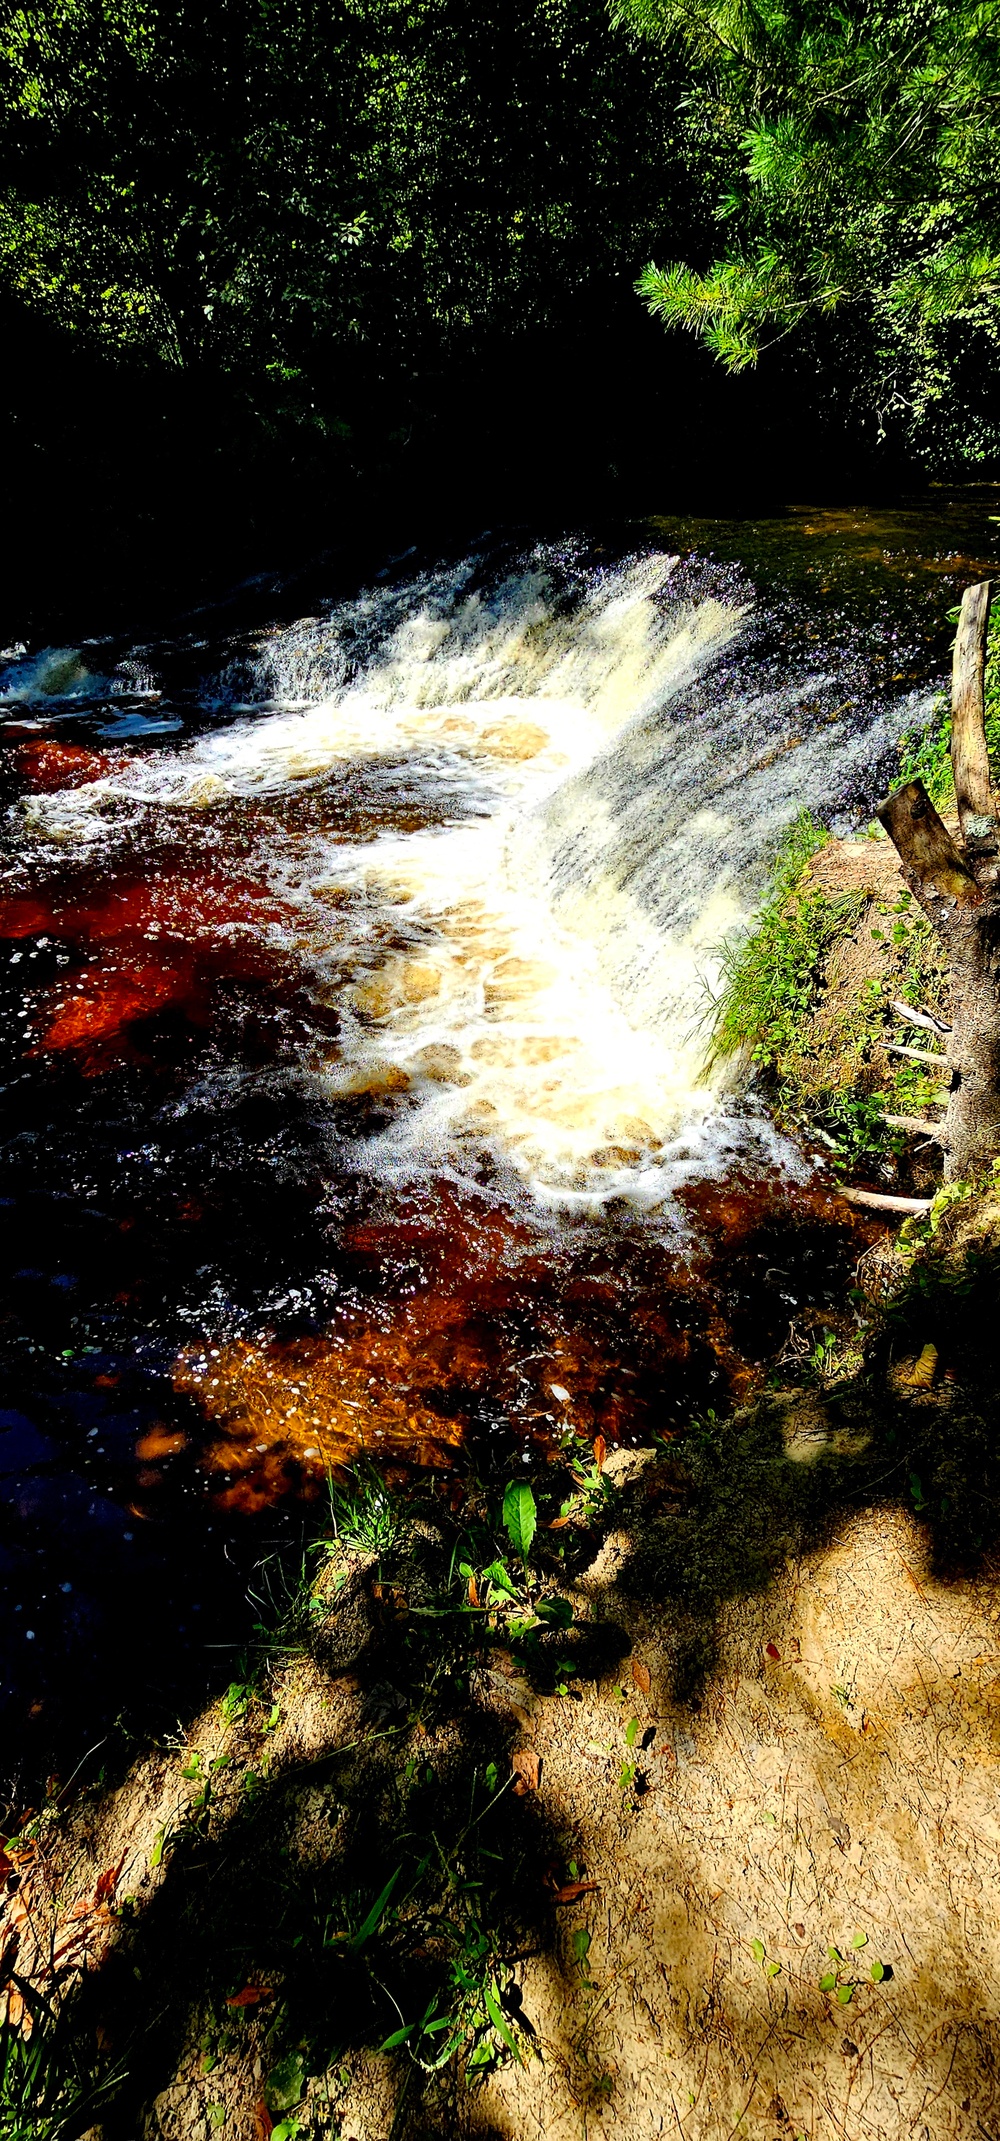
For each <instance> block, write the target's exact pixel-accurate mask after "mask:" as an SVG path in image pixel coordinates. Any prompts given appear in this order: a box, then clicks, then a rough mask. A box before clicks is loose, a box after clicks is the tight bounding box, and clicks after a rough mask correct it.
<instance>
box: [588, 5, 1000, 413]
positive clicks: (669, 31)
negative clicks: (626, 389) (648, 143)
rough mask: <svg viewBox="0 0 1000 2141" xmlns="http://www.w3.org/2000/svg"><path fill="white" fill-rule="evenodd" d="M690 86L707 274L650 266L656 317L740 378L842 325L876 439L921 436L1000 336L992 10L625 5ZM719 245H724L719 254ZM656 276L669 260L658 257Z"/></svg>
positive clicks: (996, 31) (999, 114)
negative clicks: (709, 253)
mask: <svg viewBox="0 0 1000 2141" xmlns="http://www.w3.org/2000/svg"><path fill="white" fill-rule="evenodd" d="M615 12H616V14H617V17H618V20H619V21H620V22H627V23H628V24H630V25H631V26H632V27H633V28H634V29H637V30H639V31H640V32H642V33H643V34H644V35H646V36H648V37H650V38H652V39H653V40H654V41H659V42H660V44H661V45H664V44H665V45H666V46H667V47H668V48H670V49H674V48H676V47H677V46H680V47H682V48H683V50H684V51H685V54H686V58H687V64H688V67H689V70H690V77H689V88H688V93H687V97H686V125H687V129H688V132H689V136H690V140H691V144H692V150H693V153H694V156H695V158H696V160H697V161H698V162H699V163H700V165H701V167H702V168H703V169H704V170H705V171H708V170H709V169H711V170H712V172H713V175H714V179H715V184H716V188H717V208H716V214H717V218H718V221H719V223H720V224H721V226H722V233H723V241H722V247H721V249H720V250H719V252H718V255H717V257H716V258H715V260H714V261H712V262H711V264H709V265H702V266H698V265H694V266H693V265H690V264H688V262H685V261H677V260H675V261H674V262H672V263H671V264H668V265H667V266H665V267H657V266H650V267H647V269H646V271H645V273H644V275H643V277H642V280H641V285H640V287H641V289H642V292H643V295H644V296H645V297H646V300H647V302H648V304H649V305H650V307H651V309H652V310H653V311H654V312H655V313H656V314H657V315H658V316H659V317H660V318H662V319H663V320H665V321H667V322H668V323H670V324H673V325H680V326H684V327H689V328H694V329H695V330H697V331H698V332H699V333H700V334H701V335H702V336H703V337H704V339H705V341H706V342H707V343H708V344H709V346H710V347H711V348H712V349H713V350H714V351H715V352H716V354H717V355H718V356H719V357H720V358H721V359H722V360H723V362H724V363H725V364H726V365H727V366H728V367H730V368H731V369H739V368H741V367H744V366H746V365H749V364H752V363H754V362H755V361H756V359H757V358H758V356H759V355H760V353H761V351H762V350H763V349H765V348H766V347H767V346H768V345H769V344H770V343H772V342H773V341H774V340H775V339H776V338H779V337H782V336H785V335H788V334H789V333H791V332H793V331H794V330H796V329H802V328H805V329H806V330H807V331H808V330H809V329H810V328H812V329H813V341H814V344H815V342H816V340H817V335H816V329H817V328H818V329H819V330H820V331H822V330H823V328H824V326H825V325H828V323H829V322H830V321H831V319H832V318H833V317H834V316H840V315H843V314H845V313H846V314H848V315H849V320H850V330H851V332H850V341H851V343H852V357H851V359H850V360H848V361H851V362H853V363H855V364H858V363H860V366H861V370H862V373H863V377H864V383H865V388H866V391H867V392H868V393H869V395H870V397H871V399H872V400H873V402H874V403H875V405H876V406H877V408H878V410H879V413H880V415H881V417H882V418H883V421H887V420H888V421H891V420H892V419H894V418H899V417H900V416H903V418H904V419H906V420H909V421H910V423H911V424H913V423H914V422H915V423H916V425H917V426H918V427H919V425H920V423H921V421H922V420H925V419H926V418H927V416H928V413H929V412H932V409H933V404H935V403H939V402H941V400H942V399H943V398H944V397H945V396H946V395H948V394H949V393H950V392H954V391H955V390H956V389H958V390H959V398H960V399H962V398H963V397H962V395H961V391H960V390H961V383H962V378H963V372H965V373H967V372H968V371H969V370H970V368H971V365H972V364H974V365H975V366H976V367H978V368H982V367H983V366H984V365H985V366H986V367H988V369H989V370H990V372H991V373H992V372H993V368H994V350H995V347H996V344H997V339H998V331H1000V7H998V5H997V0H854V4H852V5H850V6H836V5H831V4H830V0H616V9H615ZM717 243H718V241H717ZM660 258H661V259H662V258H663V253H662V251H661V253H660Z"/></svg>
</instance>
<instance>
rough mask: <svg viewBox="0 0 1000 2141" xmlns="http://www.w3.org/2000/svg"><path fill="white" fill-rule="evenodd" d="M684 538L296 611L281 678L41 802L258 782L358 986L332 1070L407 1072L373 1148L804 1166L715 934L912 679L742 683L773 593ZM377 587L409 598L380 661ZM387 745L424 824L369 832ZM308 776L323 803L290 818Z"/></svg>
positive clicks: (151, 814) (319, 971)
mask: <svg viewBox="0 0 1000 2141" xmlns="http://www.w3.org/2000/svg"><path fill="white" fill-rule="evenodd" d="M674 564H675V561H673V560H671V559H670V558H667V557H663V556H654V557H652V558H645V559H643V560H641V561H639V562H635V561H633V562H632V563H630V564H627V565H624V566H621V567H618V568H615V569H614V570H613V571H608V572H606V573H602V574H595V575H592V576H591V577H590V579H589V581H588V583H587V585H586V587H585V589H584V591H583V594H582V595H580V594H579V593H578V594H577V596H576V598H575V599H573V600H567V599H565V598H564V597H560V596H559V595H558V593H557V591H556V588H555V587H554V585H553V582H552V580H551V578H550V576H549V574H548V572H547V571H546V569H545V563H544V560H539V561H537V562H535V563H534V564H533V565H532V566H531V567H529V569H528V570H526V571H524V572H522V573H520V574H519V575H516V576H512V577H511V578H509V579H507V580H506V581H504V582H503V583H502V584H501V585H500V586H499V587H497V588H495V589H494V590H492V591H491V592H490V594H489V596H488V597H487V596H484V595H483V594H482V593H481V592H479V591H477V590H475V589H474V588H473V587H472V586H471V585H470V581H471V568H470V567H464V568H462V569H461V570H460V571H458V572H456V573H452V574H449V575H447V576H439V577H438V578H436V579H428V580H427V581H425V582H423V583H421V584H420V585H418V586H416V587H414V588H413V589H411V590H410V591H409V594H408V597H406V598H401V594H400V591H399V590H393V591H391V592H390V593H388V594H386V595H385V596H384V597H382V596H379V595H375V596H370V597H366V598H363V601H362V604H361V605H358V604H355V605H352V606H351V607H350V609H349V610H347V609H345V610H344V611H343V612H341V613H336V612H335V613H334V614H333V616H332V617H331V618H329V619H325V620H319V621H310V622H309V623H308V624H307V625H306V626H303V627H299V628H295V629H293V630H292V631H287V632H278V633H275V634H273V635H272V636H271V638H270V639H269V641H268V642H267V643H266V644H265V646H264V647H263V648H262V649H261V650H260V652H259V654H258V657H257V663H256V671H257V686H256V689H257V692H258V694H259V693H260V692H263V691H266V693H267V706H266V710H260V709H259V708H255V709H254V710H253V711H252V712H251V710H250V709H249V708H248V709H247V710H246V712H245V713H241V714H240V716H239V717H238V718H237V719H236V720H235V721H233V722H231V724H230V725H229V726H227V727H226V728H224V729H223V730H222V731H221V732H218V733H215V734H210V735H208V736H202V737H200V738H199V739H198V740H197V741H195V742H193V743H191V744H189V745H187V746H186V747H183V748H181V749H179V750H178V751H176V752H175V753H173V754H172V755H170V756H166V755H163V756H160V757H145V758H142V759H137V760H134V761H132V763H131V764H130V765H128V766H127V767H126V769H125V770H124V771H123V772H121V773H120V774H117V775H114V776H111V777H108V778H106V779H104V780H101V781H98V782H95V783H94V784H92V785H91V786H90V787H87V788H83V789H77V790H74V791H65V792H62V793H60V794H58V795H55V796H47V797H41V798H36V799H34V800H33V801H32V803H31V804H30V805H29V806H28V811H29V815H28V825H29V830H30V832H31V834H32V835H33V836H34V838H36V839H39V840H41V841H42V842H43V843H45V844H47V843H50V842H54V843H57V844H58V845H59V846H61V847H65V846H66V845H69V846H70V847H71V848H78V849H79V848H81V847H82V848H85V849H90V850H93V849H94V848H95V847H96V846H102V847H103V846H104V845H105V844H107V843H108V842H109V841H114V840H115V839H117V838H122V837H125V836H128V837H132V838H134V837H135V835H136V832H137V831H139V830H140V829H141V828H143V827H146V829H147V834H148V837H150V838H155V827H156V825H157V824H159V825H161V826H162V825H163V824H164V822H165V821H167V822H169V824H170V829H171V832H172V833H175V832H176V825H177V821H178V818H179V817H180V818H182V819H183V818H184V817H185V815H188V816H193V817H194V818H195V819H197V822H198V825H199V828H200V829H201V834H200V836H202V835H203V833H204V829H205V827H206V826H207V825H210V824H211V823H212V822H213V821H214V820H217V821H218V827H219V831H218V838H219V840H220V841H224V837H225V822H226V818H225V814H226V813H227V812H229V811H231V810H232V809H233V807H234V806H235V807H239V806H240V805H250V806H252V807H253V809H254V811H255V812H256V814H257V820H258V821H259V822H260V824H261V826H262V829H261V831H260V833H259V838H260V842H261V859H260V861H259V863H258V865H257V868H258V872H259V871H260V870H261V869H264V870H266V872H267V874H268V876H269V879H270V881H271V883H272V884H273V885H274V887H275V889H276V891H278V892H280V894H281V895H282V897H283V899H284V900H285V901H286V902H287V905H288V908H289V910H290V911H291V915H292V921H291V923H290V924H289V926H288V927H287V928H285V929H281V930H279V931H278V932H277V934H278V936H279V938H280V940H281V941H282V943H283V944H284V946H285V947H286V949H288V950H290V951H291V952H292V954H293V956H294V958H295V960H296V961H297V963H298V965H299V967H300V969H301V971H302V973H303V975H304V977H305V978H306V979H307V981H308V982H309V984H310V986H311V987H312V988H313V989H314V990H315V992H316V994H317V996H318V997H322V998H324V999H325V1000H327V1001H332V1002H334V1003H336V1005H337V1007H338V1009H339V1011H340V1013H341V1018H342V1028H341V1033H340V1037H339V1040H338V1042H337V1044H336V1045H335V1046H334V1045H332V1044H331V1045H330V1046H328V1047H327V1046H324V1045H321V1044H317V1048H316V1052H315V1055H314V1058H313V1061H312V1063H311V1065H310V1066H309V1070H310V1073H311V1075H312V1076H314V1077H315V1078H316V1079H317V1080H318V1081H319V1084H320V1086H321V1087H322V1089H323V1090H324V1091H327V1092H329V1093H330V1094H344V1093H359V1092H363V1091H372V1092H380V1091H381V1092H384V1093H386V1094H396V1095H397V1096H398V1099H397V1100H396V1101H394V1102H393V1103H392V1119H391V1123H390V1127H389V1128H388V1129H386V1130H384V1131H383V1132H381V1133H380V1135H379V1137H378V1138H377V1139H374V1140H373V1139H372V1138H371V1137H370V1136H369V1137H368V1138H367V1139H366V1141H365V1142H364V1145H363V1149H359V1151H358V1153H357V1155H356V1158H357V1160H358V1163H359V1164H363V1165H366V1166H372V1165H374V1166H376V1167H378V1168H379V1169H385V1168H391V1167H400V1168H403V1169H406V1170H411V1169H413V1168H414V1167H418V1168H422V1167H426V1166H427V1165H430V1164H432V1165H433V1166H434V1167H435V1168H436V1169H441V1168H445V1169H449V1168H457V1169H459V1170H464V1169H466V1168H467V1167H469V1166H470V1165H471V1166H474V1165H475V1164H476V1155H477V1154H479V1153H481V1152H482V1149H483V1148H484V1147H486V1148H488V1149H489V1150H490V1151H492V1153H493V1154H494V1155H495V1156H496V1158H497V1159H498V1160H499V1161H500V1162H502V1163H503V1164H505V1165H511V1164H512V1165H513V1166H514V1167H515V1168H516V1170H517V1171H518V1173H519V1174H520V1176H521V1178H522V1180H523V1181H524V1182H525V1183H526V1184H527V1185H528V1186H529V1187H530V1189H531V1191H532V1193H533V1194H534V1196H535V1197H536V1198H537V1199H538V1200H540V1201H541V1202H543V1203H546V1204H550V1205H555V1206H561V1207H582V1208H593V1207H596V1206H599V1205H600V1204H601V1203H603V1202H605V1201H606V1200H607V1199H608V1198H609V1197H612V1196H618V1197H622V1196H624V1197H627V1198H628V1199H630V1200H631V1201H633V1202H636V1203H638V1204H640V1205H643V1206H645V1207H647V1208H649V1207H651V1206H652V1207H656V1206H659V1205H662V1204H663V1203H664V1200H666V1199H668V1198H669V1195H670V1191H671V1190H672V1189H673V1188H675V1187H676V1186H677V1184H678V1182H680V1181H683V1180H687V1179H690V1178H691V1177H693V1176H704V1175H705V1174H706V1173H710V1172H722V1171H725V1170H726V1169H727V1168H728V1167H729V1166H730V1165H731V1163H732V1158H733V1154H734V1151H735V1150H737V1149H743V1150H744V1151H746V1150H747V1148H748V1146H754V1145H756V1146H757V1148H758V1149H759V1148H760V1147H761V1146H763V1147H764V1148H765V1149H766V1150H767V1152H768V1155H769V1157H770V1158H771V1160H772V1161H774V1162H776V1163H777V1164H778V1165H780V1166H783V1167H785V1168H787V1169H790V1170H792V1171H799V1170H801V1168H802V1162H801V1161H800V1160H798V1159H797V1158H796V1156H795V1155H794V1154H793V1152H792V1150H791V1148H790V1147H788V1146H787V1145H786V1144H785V1143H784V1141H782V1140H780V1139H778V1138H777V1137H776V1135H775V1134H774V1133H773V1132H772V1131H771V1130H770V1128H769V1126H768V1125H767V1123H766V1120H765V1119H764V1118H763V1117H761V1118H759V1119H754V1118H753V1117H747V1116H744V1117H742V1118H738V1117H737V1116H735V1115H734V1113H733V1112H732V1110H730V1109H727V1107H726V1106H725V1104H724V1102H723V1101H722V1099H721V1098H720V1094H719V1092H718V1090H717V1089H716V1086H715V1084H714V1083H713V1081H712V1080H711V1079H710V1078H709V1077H708V1076H707V1075H706V1072H705V1069H704V1047H705V1043H704V1014H705V1011H706V1008H707V1005H708V1002H709V998H710V992H711V987H712V981H713V975H714V967H715V962H714V958H713V949H714V947H716V946H717V945H718V942H719V940H720V938H721V937H722V936H723V935H724V934H725V933H726V932H727V931H728V930H731V929H733V928H736V927H739V926H740V925H741V924H742V923H743V922H744V921H745V920H746V917H747V913H748V910H749V906H750V904H751V903H752V896H753V887H754V876H755V868H756V867H757V865H758V864H759V858H760V856H761V853H762V851H763V850H764V848H765V847H766V845H767V844H768V842H769V841H770V840H772V839H773V837H774V836H775V834H776V833H777V832H779V831H780V829H781V827H782V826H783V825H785V824H787V823H788V822H789V821H790V820H791V819H792V818H793V817H794V816H795V814H796V813H797V811H799V810H800V809H802V808H804V807H809V806H812V807H814V808H817V807H818V808H820V809H828V806H829V803H830V800H831V798H834V799H835V798H836V797H837V796H838V795H841V794H844V793H846V792H848V791H849V790H850V788H851V786H852V783H853V782H855V781H856V779H857V778H858V777H859V775H860V774H862V773H863V771H864V769H865V768H866V767H868V766H870V765H872V764H873V763H874V762H875V760H876V759H877V758H878V757H879V756H880V755H881V754H884V752H885V751H886V749H887V747H888V746H889V745H890V744H891V742H892V741H893V739H894V737H895V736H897V735H898V734H899V733H900V732H901V730H902V729H903V728H904V727H906V726H909V725H912V723H913V720H914V707H913V704H912V700H906V701H899V702H897V704H896V705H895V706H890V707H888V708H886V709H885V710H884V711H883V712H882V713H881V714H880V715H878V716H877V717H876V718H875V719H874V720H872V721H869V723H868V724H867V726H866V727H865V728H864V729H863V730H861V732H860V733H852V732H851V731H850V729H849V728H848V726H847V725H846V723H845V721H844V719H843V718H842V714H843V710H841V712H840V713H838V711H837V709H836V708H835V707H833V706H832V705H831V706H830V707H829V708H827V709H825V710H822V699H823V692H824V688H825V685H826V683H827V680H826V679H825V678H824V676H823V674H822V672H818V673H817V672H816V671H812V672H808V671H806V670H804V669H802V670H800V673H799V674H798V676H797V677H790V678H789V680H788V681H787V683H785V684H784V685H783V686H781V687H779V688H777V689H773V688H772V689H770V690H769V691H766V692H765V691H761V692H760V693H759V694H756V695H754V694H752V693H751V694H748V693H747V692H746V690H745V689H742V690H736V691H734V690H728V691H727V690H725V689H722V690H720V689H718V688H717V687H715V686H714V685H713V670H714V666H715V665H717V664H718V661H719V657H720V656H721V655H722V654H723V652H724V650H726V649H727V648H730V647H732V646H734V645H735V643H736V642H737V641H738V639H739V636H740V634H741V631H742V630H743V627H744V619H745V605H744V604H741V602H740V601H739V600H738V599H736V598H734V599H732V600H731V601H728V602H724V601H720V600H718V599H716V598H714V597H712V596H709V595H707V596H705V598H704V599H701V600H698V599H694V598H692V597H690V596H686V595H683V594H680V593H678V595H677V596H676V597H675V596H674V595H673V593H672V573H673V569H674ZM365 604H367V608H368V612H369V613H370V615H371V617H372V619H373V620H374V622H375V624H376V625H377V624H378V622H379V620H380V618H381V620H382V622H383V625H384V627H385V629H384V631H383V635H382V640H381V644H380V645H378V647H377V649H376V651H375V652H373V653H372V654H371V656H370V658H369V659H367V660H366V661H364V662H362V663H361V665H360V666H358V665H357V664H356V663H355V664H354V673H353V674H352V673H351V671H352V663H351V662H349V661H348V660H347V658H346V655H345V644H346V641H347V638H348V626H349V627H350V631H351V632H352V633H356V630H357V624H358V615H359V609H360V608H362V607H364V605H365ZM224 685H225V678H224V679H223V687H224ZM215 689H216V695H217V694H218V689H219V687H218V686H216V687H215ZM210 697H211V693H210V692H209V691H208V690H206V698H210ZM818 704H819V705H820V706H821V711H820V712H819V713H817V712H816V707H817V705H818ZM807 706H808V707H810V708H811V709H812V711H811V712H810V713H808V714H807V713H806V712H805V711H804V709H805V708H806V707H807ZM359 774H363V775H364V777H365V779H366V780H367V781H368V782H369V784H374V789H375V791H377V792H378V793H379V794H380V795H381V796H382V798H383V801H384V799H385V798H386V797H387V796H388V797H395V798H396V799H397V800H398V798H399V797H400V796H406V797H408V798H409V799H410V803H411V808H410V810H409V817H410V820H411V822H412V820H413V818H414V817H416V819H417V820H418V821H420V822H419V823H418V829H416V830H412V829H409V827H408V828H407V829H406V830H398V829H393V828H392V825H391V822H390V824H389V827H388V829H386V830H382V831H380V832H378V834H377V835H376V837H373V838H372V837H369V838H365V839H360V838H358V837H357V834H356V830H355V829H354V828H355V827H356V810H355V811H352V808H350V807H349V808H348V809H347V810H346V812H345V810H344V807H343V803H342V795H343V793H344V790H343V785H342V784H343V783H344V782H345V780H346V779H348V778H349V777H353V776H357V775H359ZM295 795H298V796H300V797H302V798H304V799H305V801H306V802H307V803H308V804H309V805H310V807H309V808H308V809H306V810H305V811H304V812H303V814H302V818H301V824H300V825H299V826H298V827H296V826H295V822H294V818H293V823H292V830H291V831H289V828H288V822H287V807H285V806H287V802H288V799H289V797H290V796H295ZM320 799H322V800H321V801H320ZM278 801H280V802H281V804H282V806H283V808H284V815H283V817H282V818H281V820H280V823H279V822H278V821H277V814H276V818H275V822H274V823H273V824H269V821H268V816H267V813H268V808H269V806H270V805H273V804H275V803H276V802H278ZM317 806H319V807H317ZM396 814H397V816H398V815H399V811H398V808H397V812H396ZM387 815H388V817H389V819H390V821H391V816H392V812H391V810H390V811H389V812H388V813H386V812H385V811H383V823H384V822H385V818H386V816H387Z"/></svg>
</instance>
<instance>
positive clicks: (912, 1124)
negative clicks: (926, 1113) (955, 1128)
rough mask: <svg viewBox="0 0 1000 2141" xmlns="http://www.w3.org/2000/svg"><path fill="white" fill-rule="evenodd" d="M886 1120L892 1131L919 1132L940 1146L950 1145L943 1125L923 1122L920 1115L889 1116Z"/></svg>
mask: <svg viewBox="0 0 1000 2141" xmlns="http://www.w3.org/2000/svg"><path fill="white" fill-rule="evenodd" d="M885 1120H886V1122H887V1123H888V1125H889V1128H890V1130H919V1132H920V1135H921V1137H930V1138H933V1139H934V1141H935V1143H936V1144H938V1145H946V1144H947V1143H948V1137H947V1133H946V1131H945V1127H944V1124H943V1123H925V1122H921V1119H920V1117H919V1115H887V1116H886V1118H885Z"/></svg>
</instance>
